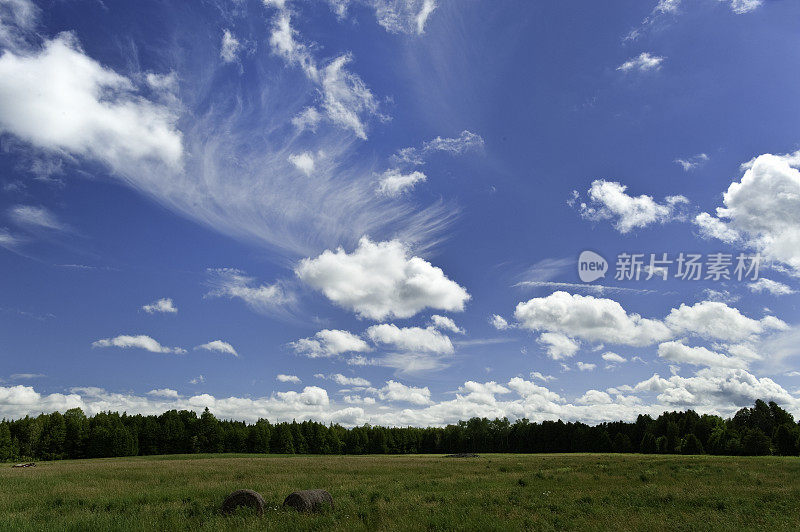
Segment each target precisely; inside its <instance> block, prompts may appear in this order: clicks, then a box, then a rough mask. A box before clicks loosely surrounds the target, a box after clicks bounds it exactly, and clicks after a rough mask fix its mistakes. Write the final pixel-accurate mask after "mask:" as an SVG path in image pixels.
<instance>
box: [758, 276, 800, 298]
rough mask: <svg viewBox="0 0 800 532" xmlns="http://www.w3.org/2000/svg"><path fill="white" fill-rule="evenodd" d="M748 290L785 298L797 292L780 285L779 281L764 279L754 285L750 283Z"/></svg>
mask: <svg viewBox="0 0 800 532" xmlns="http://www.w3.org/2000/svg"><path fill="white" fill-rule="evenodd" d="M747 288H749V289H750V291H751V292H755V293H760V292H767V293H768V294H772V295H773V296H785V295H789V294H794V293H795V292H796V290H794V289H792V288H791V287H790V286H788V285H785V284H783V283H780V282H778V281H773V280H772V279H766V278H764V277H762V278H761V279H759V280H757V281H756V282H754V283H749V284H748V285H747Z"/></svg>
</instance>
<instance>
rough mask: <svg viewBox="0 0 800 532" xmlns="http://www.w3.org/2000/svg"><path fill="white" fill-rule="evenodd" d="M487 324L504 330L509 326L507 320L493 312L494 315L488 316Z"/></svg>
mask: <svg viewBox="0 0 800 532" xmlns="http://www.w3.org/2000/svg"><path fill="white" fill-rule="evenodd" d="M489 324H490V325H491V326H492V327H494V328H495V329H497V330H498V331H505V330H506V329H508V327H509V325H508V321H507V320H506V319H505V318H504V317H503V316H500V315H499V314H494V315H492V316H490V317H489Z"/></svg>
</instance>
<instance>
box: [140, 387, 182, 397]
mask: <svg viewBox="0 0 800 532" xmlns="http://www.w3.org/2000/svg"><path fill="white" fill-rule="evenodd" d="M147 395H152V396H153V397H167V398H169V399H177V398H178V397H180V394H179V393H178V391H177V390H173V389H171V388H160V389H157V390H150V391H149V392H147Z"/></svg>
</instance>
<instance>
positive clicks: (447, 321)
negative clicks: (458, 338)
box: [431, 314, 464, 334]
mask: <svg viewBox="0 0 800 532" xmlns="http://www.w3.org/2000/svg"><path fill="white" fill-rule="evenodd" d="M431 322H432V323H433V326H434V327H436V328H437V329H441V330H443V331H450V332H454V333H457V334H464V329H461V328H460V327H459V326H458V325H456V322H455V321H453V319H452V318H448V317H447V316H439V315H438V314H434V315H433V316H431Z"/></svg>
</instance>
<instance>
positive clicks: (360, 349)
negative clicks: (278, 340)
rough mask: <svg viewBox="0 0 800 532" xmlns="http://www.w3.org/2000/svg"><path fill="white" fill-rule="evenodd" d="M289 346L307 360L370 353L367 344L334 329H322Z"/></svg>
mask: <svg viewBox="0 0 800 532" xmlns="http://www.w3.org/2000/svg"><path fill="white" fill-rule="evenodd" d="M290 345H291V347H292V348H293V349H294V351H295V352H296V353H297V354H299V355H304V356H307V357H309V358H319V357H333V356H337V355H341V354H344V353H364V352H367V351H370V347H369V344H367V342H365V341H364V340H362V339H361V338H359V337H358V336H356V335H355V334H353V333H351V332H348V331H340V330H336V329H323V330H321V331H319V332H318V333H316V334H315V335H314V336H313V337H311V338H301V339H300V340H297V341H295V342H292V343H291V344H290Z"/></svg>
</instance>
